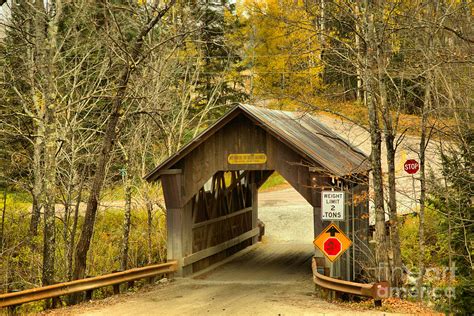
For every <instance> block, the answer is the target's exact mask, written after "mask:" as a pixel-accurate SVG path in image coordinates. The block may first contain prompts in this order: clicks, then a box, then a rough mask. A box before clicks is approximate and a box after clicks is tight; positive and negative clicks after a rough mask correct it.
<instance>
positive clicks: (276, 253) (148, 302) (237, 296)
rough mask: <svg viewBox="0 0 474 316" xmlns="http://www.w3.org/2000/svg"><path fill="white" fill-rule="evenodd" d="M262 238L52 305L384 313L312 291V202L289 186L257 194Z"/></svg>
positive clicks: (88, 310)
mask: <svg viewBox="0 0 474 316" xmlns="http://www.w3.org/2000/svg"><path fill="white" fill-rule="evenodd" d="M259 217H260V219H261V220H262V221H263V222H264V223H265V225H266V236H265V238H264V240H263V242H261V243H258V244H257V245H256V246H253V247H250V248H247V249H246V250H244V251H242V252H241V253H240V254H238V255H236V256H234V257H233V258H230V259H229V260H227V262H226V263H224V264H222V265H221V266H219V267H217V268H216V269H213V270H210V271H208V272H204V273H201V274H200V275H197V276H195V277H194V278H178V279H176V280H174V281H173V282H171V283H168V284H166V285H160V286H157V287H156V288H152V289H151V290H149V291H147V292H138V293H135V294H132V295H126V296H124V295H121V296H118V297H115V298H111V299H106V300H104V302H102V303H100V302H98V304H83V305H81V306H76V307H72V308H67V309H63V310H57V311H56V312H53V313H54V314H55V313H59V314H61V315H64V314H68V315H107V316H109V315H358V314H361V315H362V314H363V315H384V314H386V313H381V312H374V311H365V312H364V311H359V312H355V311H353V310H350V309H348V308H347V307H345V306H343V305H337V304H332V303H328V302H326V301H324V300H321V299H319V298H317V297H316V296H315V287H314V284H313V282H312V280H311V267H310V260H311V256H312V254H313V245H312V240H313V228H312V208H311V206H310V205H309V204H308V203H307V202H306V201H305V200H304V199H303V198H302V197H301V196H300V195H299V194H298V193H297V192H296V191H294V190H293V189H285V190H282V191H274V192H265V193H262V194H260V203H259Z"/></svg>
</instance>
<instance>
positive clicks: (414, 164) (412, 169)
mask: <svg viewBox="0 0 474 316" xmlns="http://www.w3.org/2000/svg"><path fill="white" fill-rule="evenodd" d="M403 169H405V172H406V173H408V174H410V175H411V183H412V187H413V197H414V198H415V207H416V191H415V174H416V173H417V172H418V170H420V164H419V163H418V161H416V160H415V159H407V161H405V164H404V165H403Z"/></svg>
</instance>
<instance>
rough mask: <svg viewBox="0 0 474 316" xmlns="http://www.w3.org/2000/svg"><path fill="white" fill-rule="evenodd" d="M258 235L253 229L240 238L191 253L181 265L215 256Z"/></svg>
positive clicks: (257, 231)
mask: <svg viewBox="0 0 474 316" xmlns="http://www.w3.org/2000/svg"><path fill="white" fill-rule="evenodd" d="M258 233H259V229H258V228H254V229H252V230H250V231H248V232H246V233H243V234H242V235H240V236H237V237H235V238H232V239H230V240H228V241H225V242H223V243H220V244H218V245H216V246H213V247H209V248H206V249H204V250H201V251H199V252H196V253H193V254H192V255H190V256H187V257H185V258H184V259H183V264H184V265H185V266H187V265H190V264H192V263H194V262H197V261H199V260H202V259H204V258H207V257H209V256H212V255H215V254H216V253H219V252H221V251H223V250H226V249H227V248H230V247H233V246H235V245H237V244H239V243H241V242H243V241H245V240H246V239H249V238H252V237H254V236H256V235H258Z"/></svg>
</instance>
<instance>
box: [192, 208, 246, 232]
mask: <svg viewBox="0 0 474 316" xmlns="http://www.w3.org/2000/svg"><path fill="white" fill-rule="evenodd" d="M251 210H252V208H251V207H246V208H244V209H241V210H240V211H236V212H233V213H230V214H228V215H223V216H219V217H216V218H213V219H210V220H207V221H204V222H199V223H195V224H193V228H199V227H202V226H206V225H210V224H213V223H217V222H220V221H223V220H226V219H229V218H231V217H234V216H237V215H240V214H244V213H247V212H250V211H251Z"/></svg>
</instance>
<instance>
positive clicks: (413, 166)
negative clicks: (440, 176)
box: [403, 159, 420, 174]
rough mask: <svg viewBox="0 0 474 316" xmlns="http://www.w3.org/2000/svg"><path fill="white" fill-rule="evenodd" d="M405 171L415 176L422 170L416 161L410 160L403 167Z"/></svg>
mask: <svg viewBox="0 0 474 316" xmlns="http://www.w3.org/2000/svg"><path fill="white" fill-rule="evenodd" d="M403 168H404V169H405V171H406V172H407V173H409V174H415V173H417V172H418V170H420V164H419V163H418V161H416V160H415V159H408V160H407V161H405V164H404V165H403Z"/></svg>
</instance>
